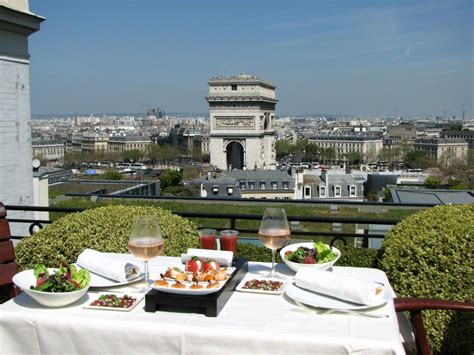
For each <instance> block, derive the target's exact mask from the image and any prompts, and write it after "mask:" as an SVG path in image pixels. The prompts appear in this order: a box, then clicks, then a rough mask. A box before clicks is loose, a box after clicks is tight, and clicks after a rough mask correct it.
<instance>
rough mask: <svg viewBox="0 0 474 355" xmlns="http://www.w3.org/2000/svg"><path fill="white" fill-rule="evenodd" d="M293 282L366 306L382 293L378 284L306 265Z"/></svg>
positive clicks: (379, 298)
mask: <svg viewBox="0 0 474 355" xmlns="http://www.w3.org/2000/svg"><path fill="white" fill-rule="evenodd" d="M295 284H296V286H298V287H301V288H304V289H305V290H309V291H312V292H316V293H320V294H323V295H328V296H331V297H335V298H339V299H341V300H345V301H349V302H353V303H358V304H365V305H367V306H372V305H377V304H379V303H380V302H381V301H382V299H383V294H384V288H383V286H382V285H380V284H377V283H374V282H370V281H365V280H361V279H356V278H353V277H349V276H344V275H338V274H335V273H333V272H329V271H322V270H315V269H311V268H306V267H305V268H300V269H299V270H298V272H297V273H296V275H295Z"/></svg>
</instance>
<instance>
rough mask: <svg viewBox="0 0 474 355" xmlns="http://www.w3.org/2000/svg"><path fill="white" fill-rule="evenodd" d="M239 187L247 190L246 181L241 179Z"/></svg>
mask: <svg viewBox="0 0 474 355" xmlns="http://www.w3.org/2000/svg"><path fill="white" fill-rule="evenodd" d="M239 187H240V189H241V190H245V181H241V182H240V183H239Z"/></svg>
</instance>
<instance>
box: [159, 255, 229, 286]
mask: <svg viewBox="0 0 474 355" xmlns="http://www.w3.org/2000/svg"><path fill="white" fill-rule="evenodd" d="M232 271H233V268H227V267H221V265H220V264H219V263H218V262H217V261H216V260H211V259H200V258H198V257H196V256H193V257H192V258H191V259H189V260H188V261H187V262H186V264H184V269H183V268H181V267H169V268H168V269H167V270H166V271H165V273H163V274H160V276H161V279H159V280H156V281H155V282H154V284H153V288H154V289H156V290H159V291H163V292H169V293H179V294H186V293H189V294H202V295H204V294H208V293H213V292H217V291H219V290H220V289H221V288H222V287H223V286H224V284H225V281H227V280H228V279H229V273H232Z"/></svg>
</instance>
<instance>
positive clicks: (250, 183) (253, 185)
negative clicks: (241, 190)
mask: <svg viewBox="0 0 474 355" xmlns="http://www.w3.org/2000/svg"><path fill="white" fill-rule="evenodd" d="M249 190H255V183H254V182H253V181H249Z"/></svg>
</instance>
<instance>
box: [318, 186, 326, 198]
mask: <svg viewBox="0 0 474 355" xmlns="http://www.w3.org/2000/svg"><path fill="white" fill-rule="evenodd" d="M319 197H326V186H319Z"/></svg>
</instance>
